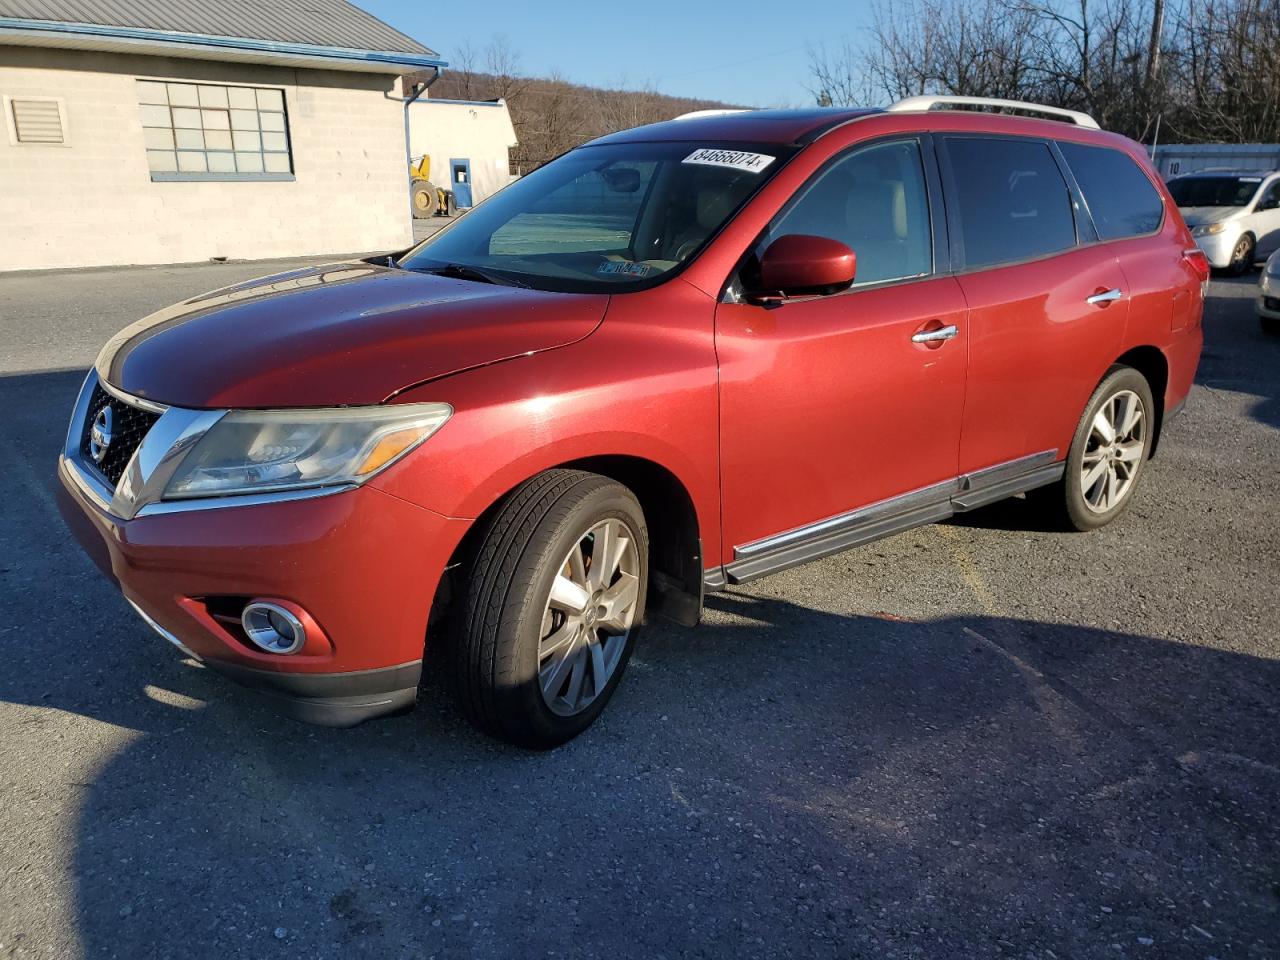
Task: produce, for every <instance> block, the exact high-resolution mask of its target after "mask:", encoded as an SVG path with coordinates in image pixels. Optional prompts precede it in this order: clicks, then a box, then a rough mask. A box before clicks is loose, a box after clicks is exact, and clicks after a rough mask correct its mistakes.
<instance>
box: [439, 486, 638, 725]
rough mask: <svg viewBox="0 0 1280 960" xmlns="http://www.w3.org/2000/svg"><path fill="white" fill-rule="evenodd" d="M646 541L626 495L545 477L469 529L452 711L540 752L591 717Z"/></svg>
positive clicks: (627, 633) (624, 652)
mask: <svg viewBox="0 0 1280 960" xmlns="http://www.w3.org/2000/svg"><path fill="white" fill-rule="evenodd" d="M648 564H649V537H648V530H647V528H646V526H645V522H644V514H643V513H642V512H641V509H640V504H639V503H638V502H637V501H636V498H635V496H634V495H633V494H632V493H631V491H630V490H628V489H627V488H626V487H623V486H622V485H621V484H618V483H615V482H614V481H612V480H609V479H607V478H605V477H601V476H597V475H596V474H591V473H585V472H582V471H578V470H551V471H548V472H547V473H543V474H540V475H539V476H537V477H535V478H533V479H532V480H530V481H528V482H527V483H525V484H524V485H523V486H521V487H519V488H518V489H516V490H515V491H514V492H513V493H512V494H510V495H509V496H508V497H507V499H506V501H504V502H503V503H502V505H501V506H500V507H499V508H498V510H497V511H496V513H495V514H494V516H493V517H492V518H491V519H490V520H489V521H488V523H487V525H486V527H485V528H484V529H483V530H482V531H481V533H480V535H479V537H478V539H477V542H476V545H475V549H474V551H473V555H472V557H471V559H470V561H469V564H468V568H467V570H466V572H465V574H464V575H465V577H466V582H467V586H466V593H465V596H464V598H463V600H462V603H461V609H460V610H459V611H458V616H457V617H456V619H455V626H454V629H455V637H454V643H455V674H456V679H457V685H458V692H459V696H460V700H461V703H462V707H463V710H464V712H465V713H466V714H467V715H468V717H469V718H470V719H471V720H472V721H473V722H474V723H475V724H476V725H477V726H478V727H480V729H482V730H484V731H485V732H486V733H489V734H491V735H493V736H495V737H498V738H500V739H502V740H507V741H509V742H511V743H515V744H519V745H521V746H526V747H533V748H537V749H546V748H549V747H554V746H557V745H559V744H561V743H564V742H565V741H566V740H569V739H571V738H573V737H575V736H577V735H578V734H579V733H581V732H582V731H583V730H585V729H586V728H587V727H589V726H590V725H591V723H592V722H593V721H594V720H595V719H596V717H597V716H599V715H600V712H601V711H602V710H603V709H604V706H605V704H606V703H607V702H608V700H609V697H610V696H612V694H613V691H614V689H615V688H616V687H617V685H618V681H619V680H620V678H621V676H622V672H623V670H624V669H625V667H626V664H627V660H628V659H629V658H630V656H631V650H632V647H633V646H634V644H635V639H636V634H637V632H638V630H639V626H640V622H641V620H642V619H643V617H644V600H645V592H646V590H647V587H648Z"/></svg>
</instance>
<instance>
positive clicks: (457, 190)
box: [409, 99, 516, 209]
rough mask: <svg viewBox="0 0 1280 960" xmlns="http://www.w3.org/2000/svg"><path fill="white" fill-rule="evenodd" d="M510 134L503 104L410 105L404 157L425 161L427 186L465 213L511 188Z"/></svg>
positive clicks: (513, 142)
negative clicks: (446, 192)
mask: <svg viewBox="0 0 1280 960" xmlns="http://www.w3.org/2000/svg"><path fill="white" fill-rule="evenodd" d="M515 146H516V131H515V127H513V126H512V124H511V113H510V112H509V111H508V110H507V104H506V101H504V100H430V99H423V100H416V101H414V103H413V104H412V105H411V106H410V107H409V153H410V154H411V155H412V156H414V157H420V156H429V157H430V158H431V182H432V183H433V184H434V185H435V186H437V187H443V188H444V189H446V190H452V191H453V195H454V199H455V201H456V202H457V204H458V207H459V208H461V209H465V208H466V207H470V206H472V205H474V204H477V203H479V202H480V201H481V200H483V199H484V198H485V197H487V196H489V195H490V194H492V193H494V192H495V191H497V190H501V189H502V188H503V187H505V186H506V185H507V184H508V183H510V182H511V172H510V171H511V159H510V150H511V148H513V147H515Z"/></svg>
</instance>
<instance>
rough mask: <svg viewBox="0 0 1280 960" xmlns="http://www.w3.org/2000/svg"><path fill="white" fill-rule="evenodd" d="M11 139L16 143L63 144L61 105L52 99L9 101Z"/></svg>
mask: <svg viewBox="0 0 1280 960" xmlns="http://www.w3.org/2000/svg"><path fill="white" fill-rule="evenodd" d="M9 110H10V112H11V114H12V120H13V127H12V132H13V137H14V139H15V140H16V141H17V142H18V143H65V142H66V130H65V128H64V124H63V122H62V104H61V103H60V102H59V101H57V100H53V99H45V98H41V99H35V98H19V97H14V98H12V99H11V100H9Z"/></svg>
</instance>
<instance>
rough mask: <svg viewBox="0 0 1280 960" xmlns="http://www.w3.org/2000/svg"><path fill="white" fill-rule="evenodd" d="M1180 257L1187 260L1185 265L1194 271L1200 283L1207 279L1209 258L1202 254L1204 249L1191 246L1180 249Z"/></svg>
mask: <svg viewBox="0 0 1280 960" xmlns="http://www.w3.org/2000/svg"><path fill="white" fill-rule="evenodd" d="M1182 259H1183V260H1185V261H1187V265H1188V266H1189V267H1191V269H1192V270H1194V271H1195V272H1196V277H1197V278H1199V280H1200V282H1201V283H1206V282H1207V281H1208V279H1209V258H1208V257H1206V256H1205V255H1204V251H1203V250H1201V249H1200V248H1199V247H1191V248H1189V249H1187V250H1183V251H1182Z"/></svg>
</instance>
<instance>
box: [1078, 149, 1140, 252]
mask: <svg viewBox="0 0 1280 960" xmlns="http://www.w3.org/2000/svg"><path fill="white" fill-rule="evenodd" d="M1058 147H1059V148H1060V149H1061V150H1062V155H1063V156H1064V157H1066V158H1067V165H1068V166H1069V167H1071V172H1072V173H1073V174H1074V175H1075V178H1076V183H1078V184H1080V190H1081V192H1082V193H1083V194H1084V200H1085V203H1087V204H1088V205H1089V213H1090V214H1092V215H1093V225H1094V226H1095V227H1096V228H1097V230H1098V237H1099V238H1100V239H1102V240H1120V239H1123V238H1124V237H1140V236H1142V235H1143V234H1147V233H1154V232H1155V231H1156V230H1158V229H1160V221H1161V219H1162V218H1163V217H1164V204H1162V203H1161V202H1160V194H1159V193H1157V192H1156V188H1155V187H1154V186H1152V184H1151V181H1150V180H1148V179H1147V175H1146V174H1145V173H1143V172H1142V169H1141V168H1140V167H1139V166H1138V165H1137V164H1136V163H1134V161H1133V158H1132V157H1130V156H1128V155H1127V154H1125V153H1122V152H1121V151H1119V150H1112V149H1111V148H1110V147H1090V146H1086V145H1084V144H1081V143H1059V144H1058Z"/></svg>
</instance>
